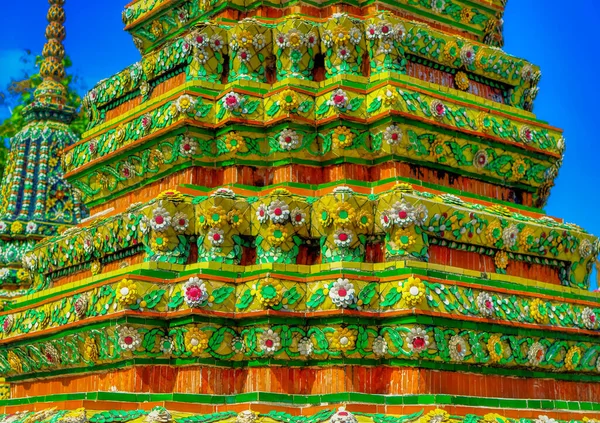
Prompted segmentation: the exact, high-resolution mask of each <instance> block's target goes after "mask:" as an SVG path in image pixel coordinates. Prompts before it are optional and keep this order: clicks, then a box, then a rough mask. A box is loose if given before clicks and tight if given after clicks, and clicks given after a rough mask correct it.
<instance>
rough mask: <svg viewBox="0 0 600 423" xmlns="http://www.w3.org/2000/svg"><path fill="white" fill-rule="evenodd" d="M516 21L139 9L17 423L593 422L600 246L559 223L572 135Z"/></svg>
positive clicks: (6, 362)
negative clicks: (560, 121)
mask: <svg viewBox="0 0 600 423" xmlns="http://www.w3.org/2000/svg"><path fill="white" fill-rule="evenodd" d="M504 3H505V2H504V1H503V0H431V1H430V0H426V1H423V0H401V1H396V2H387V1H383V0H378V1H374V2H358V3H357V2H332V3H323V2H292V1H290V2H243V1H240V0H231V1H221V0H216V1H212V2H208V1H200V0H191V1H190V0H188V1H183V0H164V1H152V0H140V1H133V2H132V3H130V4H129V5H128V6H127V8H126V10H125V12H124V14H123V18H124V21H125V25H126V30H127V31H129V32H130V33H131V34H132V36H133V38H134V41H135V44H136V46H137V47H138V48H139V50H140V52H141V54H142V59H141V60H140V62H138V63H135V64H133V65H132V66H130V67H128V68H127V69H125V70H123V71H122V72H119V73H118V74H116V75H114V76H112V77H110V78H108V79H106V80H103V81H101V82H100V83H98V84H97V85H96V86H95V87H94V89H92V90H91V91H90V93H89V94H88V95H87V96H86V98H85V99H84V108H85V110H86V112H87V113H88V115H89V117H90V125H89V127H88V129H87V132H86V133H85V134H84V135H83V137H82V140H81V141H79V142H77V143H75V144H72V145H70V146H68V147H66V148H65V152H64V162H65V178H66V179H67V180H68V181H69V183H70V184H72V186H73V187H74V189H77V191H78V192H80V193H81V199H82V202H83V203H84V204H85V205H86V206H87V207H88V208H89V209H90V215H91V217H90V218H88V219H85V220H83V221H82V222H81V223H80V224H79V225H78V226H77V227H76V228H73V229H70V230H68V231H66V232H63V233H62V234H60V235H57V236H54V237H51V238H46V239H44V240H42V241H41V242H39V243H38V244H37V245H36V246H35V247H34V248H33V249H32V250H31V251H30V252H28V253H26V254H25V258H24V262H25V263H27V267H26V269H27V271H28V272H29V274H30V277H31V279H32V280H33V286H34V287H35V289H34V291H35V292H32V293H29V294H28V295H25V296H22V297H19V298H15V299H13V300H12V301H11V302H10V303H8V304H7V305H6V307H5V310H4V311H2V312H1V313H0V323H1V324H2V328H3V333H2V336H1V337H0V343H1V345H0V377H4V378H5V380H6V381H5V389H6V399H4V400H1V401H0V407H2V410H0V411H3V412H4V413H6V415H7V416H6V417H5V418H4V420H3V421H4V422H13V423H14V422H33V421H36V422H45V423H50V422H53V423H60V422H88V421H89V422H130V423H142V422H145V423H159V422H160V423H215V422H219V423H277V422H287V423H410V422H415V423H555V422H557V421H561V422H566V421H568V422H578V423H583V422H586V423H592V422H598V418H599V417H598V416H599V415H600V402H599V401H598V398H599V397H600V337H599V335H600V326H599V324H598V316H599V315H600V314H599V313H600V301H599V298H598V296H597V294H593V293H590V292H589V291H588V288H589V281H588V280H589V275H590V272H591V266H592V263H593V262H594V261H595V257H596V255H597V253H598V240H597V239H596V238H595V237H593V236H592V235H590V234H588V233H586V232H585V231H584V230H583V229H581V228H579V227H578V226H576V225H573V224H567V223H564V222H563V221H562V220H560V219H558V218H552V217H548V216H546V215H545V213H544V212H543V210H542V207H543V206H544V204H545V202H546V200H547V198H548V195H549V191H550V188H551V187H552V185H553V182H554V179H555V177H556V174H557V172H558V169H559V167H560V164H561V161H562V154H563V150H564V140H563V138H562V134H561V131H560V130H559V129H556V128H554V127H552V126H549V125H548V124H546V123H545V122H542V121H540V120H538V119H537V118H536V116H535V115H534V114H533V113H532V110H533V103H534V100H535V97H536V94H537V83H538V81H539V78H540V71H539V69H538V67H536V66H534V65H532V64H530V63H527V62H526V61H524V60H521V59H518V58H515V57H512V56H510V55H508V54H506V53H504V52H503V51H502V50H500V47H501V46H502V16H503V13H504ZM107 47H110V48H118V46H107ZM15 163H17V162H16V161H15ZM13 173H14V172H13ZM17 412H20V413H21V414H16V413H17ZM0 422H2V420H0Z"/></svg>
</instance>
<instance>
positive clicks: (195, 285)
mask: <svg viewBox="0 0 600 423" xmlns="http://www.w3.org/2000/svg"><path fill="white" fill-rule="evenodd" d="M183 298H184V300H185V303H186V304H187V305H188V307H190V308H194V307H202V306H203V305H204V304H205V303H206V301H207V300H208V291H207V290H206V284H205V283H204V282H203V281H202V279H200V278H198V277H196V276H194V277H191V278H189V280H188V281H187V282H186V283H185V284H184V285H183Z"/></svg>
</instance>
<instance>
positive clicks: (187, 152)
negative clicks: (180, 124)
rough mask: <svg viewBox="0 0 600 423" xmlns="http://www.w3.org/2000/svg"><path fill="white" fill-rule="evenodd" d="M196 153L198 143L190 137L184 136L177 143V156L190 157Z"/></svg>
mask: <svg viewBox="0 0 600 423" xmlns="http://www.w3.org/2000/svg"><path fill="white" fill-rule="evenodd" d="M196 151H198V143H197V142H196V140H195V139H194V138H192V137H190V136H184V137H182V138H181V140H180V141H179V154H180V155H181V156H182V157H190V156H193V155H194V154H196Z"/></svg>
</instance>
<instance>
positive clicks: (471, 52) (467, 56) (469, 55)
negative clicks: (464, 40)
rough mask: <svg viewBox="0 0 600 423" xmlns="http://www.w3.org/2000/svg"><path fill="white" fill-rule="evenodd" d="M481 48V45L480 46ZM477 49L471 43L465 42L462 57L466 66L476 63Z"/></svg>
mask: <svg viewBox="0 0 600 423" xmlns="http://www.w3.org/2000/svg"><path fill="white" fill-rule="evenodd" d="M480 48H481V47H480ZM475 57H476V53H475V49H474V48H473V46H472V45H470V44H464V45H463V46H462V47H461V49H460V59H461V60H462V62H463V64H464V65H465V66H466V67H469V66H471V65H472V64H474V63H475Z"/></svg>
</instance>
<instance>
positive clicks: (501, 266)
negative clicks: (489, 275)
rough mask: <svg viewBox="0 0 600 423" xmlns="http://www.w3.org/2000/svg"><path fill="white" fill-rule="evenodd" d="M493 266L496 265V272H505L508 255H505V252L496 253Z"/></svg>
mask: <svg viewBox="0 0 600 423" xmlns="http://www.w3.org/2000/svg"><path fill="white" fill-rule="evenodd" d="M494 264H495V265H496V272H498V273H505V272H506V267H507V266H508V254H506V251H496V255H495V256H494Z"/></svg>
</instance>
